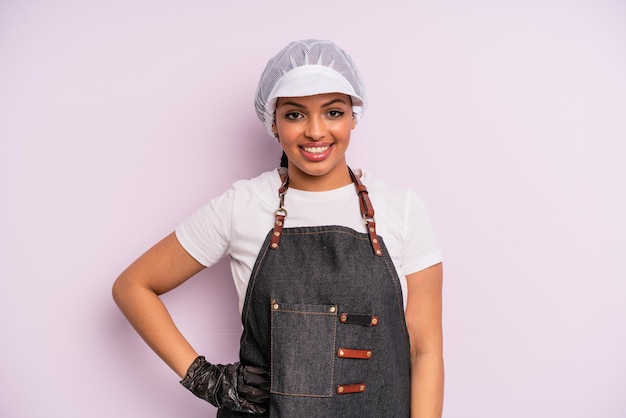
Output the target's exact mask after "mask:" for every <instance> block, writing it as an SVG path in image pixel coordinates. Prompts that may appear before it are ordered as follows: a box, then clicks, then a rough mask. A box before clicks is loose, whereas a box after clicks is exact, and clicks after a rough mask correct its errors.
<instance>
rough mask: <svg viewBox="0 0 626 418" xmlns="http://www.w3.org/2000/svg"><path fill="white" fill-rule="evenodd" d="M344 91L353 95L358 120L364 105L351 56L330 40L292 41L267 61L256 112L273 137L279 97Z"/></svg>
mask: <svg viewBox="0 0 626 418" xmlns="http://www.w3.org/2000/svg"><path fill="white" fill-rule="evenodd" d="M324 93H343V94H347V95H349V96H351V97H352V112H353V113H354V116H355V118H356V121H357V122H358V121H359V119H360V118H361V116H362V115H363V112H364V111H365V108H366V106H367V98H366V95H365V88H364V86H363V81H362V80H361V76H360V74H359V71H358V69H357V68H356V65H354V62H352V58H350V56H349V55H348V54H346V53H345V51H344V50H342V49H341V48H339V47H338V46H337V45H335V44H334V43H332V42H330V41H323V40H318V39H306V40H301V41H294V42H291V43H290V44H289V45H287V46H286V47H285V48H283V49H282V50H281V51H280V52H279V53H278V54H276V56H274V57H273V58H272V59H270V60H269V62H268V63H267V66H266V67H265V70H264V71H263V74H261V79H260V80H259V85H258V86H257V90H256V95H255V99H254V106H255V108H256V114H257V116H258V117H259V119H260V120H261V122H263V125H264V126H265V129H266V130H267V132H268V133H269V134H270V136H272V138H274V133H273V132H272V125H273V123H274V112H275V110H276V101H277V100H278V98H279V97H300V96H313V95H315V94H324Z"/></svg>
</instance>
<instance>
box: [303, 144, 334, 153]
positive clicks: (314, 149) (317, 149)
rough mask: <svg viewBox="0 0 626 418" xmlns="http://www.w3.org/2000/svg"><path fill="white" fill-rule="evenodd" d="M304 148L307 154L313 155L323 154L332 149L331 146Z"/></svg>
mask: <svg viewBox="0 0 626 418" xmlns="http://www.w3.org/2000/svg"><path fill="white" fill-rule="evenodd" d="M303 148H304V150H305V151H306V152H310V153H311V154H321V153H322V152H324V151H326V150H327V149H328V148H330V145H327V146H325V147H303Z"/></svg>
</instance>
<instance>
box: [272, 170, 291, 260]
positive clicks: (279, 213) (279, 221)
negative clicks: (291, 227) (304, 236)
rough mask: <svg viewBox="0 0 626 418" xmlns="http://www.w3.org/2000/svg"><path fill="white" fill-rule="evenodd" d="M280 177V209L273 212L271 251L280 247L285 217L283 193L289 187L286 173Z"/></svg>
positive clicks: (282, 173)
mask: <svg viewBox="0 0 626 418" xmlns="http://www.w3.org/2000/svg"><path fill="white" fill-rule="evenodd" d="M280 177H281V179H282V180H283V184H282V185H281V186H280V189H278V198H279V199H280V207H279V208H278V209H276V212H274V218H275V219H274V230H273V231H272V240H271V241H270V248H271V249H272V250H275V249H277V248H278V247H279V246H280V237H281V236H282V235H283V226H284V225H285V218H286V217H287V210H286V209H285V193H287V188H288V187H289V177H287V172H281V173H280Z"/></svg>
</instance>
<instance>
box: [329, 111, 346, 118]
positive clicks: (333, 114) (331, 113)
mask: <svg viewBox="0 0 626 418" xmlns="http://www.w3.org/2000/svg"><path fill="white" fill-rule="evenodd" d="M343 115H344V112H342V111H341V110H331V111H329V112H328V116H330V117H331V118H334V119H337V118H340V117H342V116H343Z"/></svg>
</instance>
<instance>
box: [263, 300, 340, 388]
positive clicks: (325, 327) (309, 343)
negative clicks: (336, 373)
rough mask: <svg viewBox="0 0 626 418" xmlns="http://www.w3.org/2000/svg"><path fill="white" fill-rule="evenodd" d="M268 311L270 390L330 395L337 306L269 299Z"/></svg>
mask: <svg viewBox="0 0 626 418" xmlns="http://www.w3.org/2000/svg"><path fill="white" fill-rule="evenodd" d="M271 312H272V314H271V367H270V369H271V370H270V373H271V374H270V376H271V387H270V391H271V392H272V393H277V394H282V395H292V396H314V397H331V396H332V393H333V369H334V361H335V339H336V331H337V307H336V306H335V305H305V304H290V303H283V302H280V301H272V306H271Z"/></svg>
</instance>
